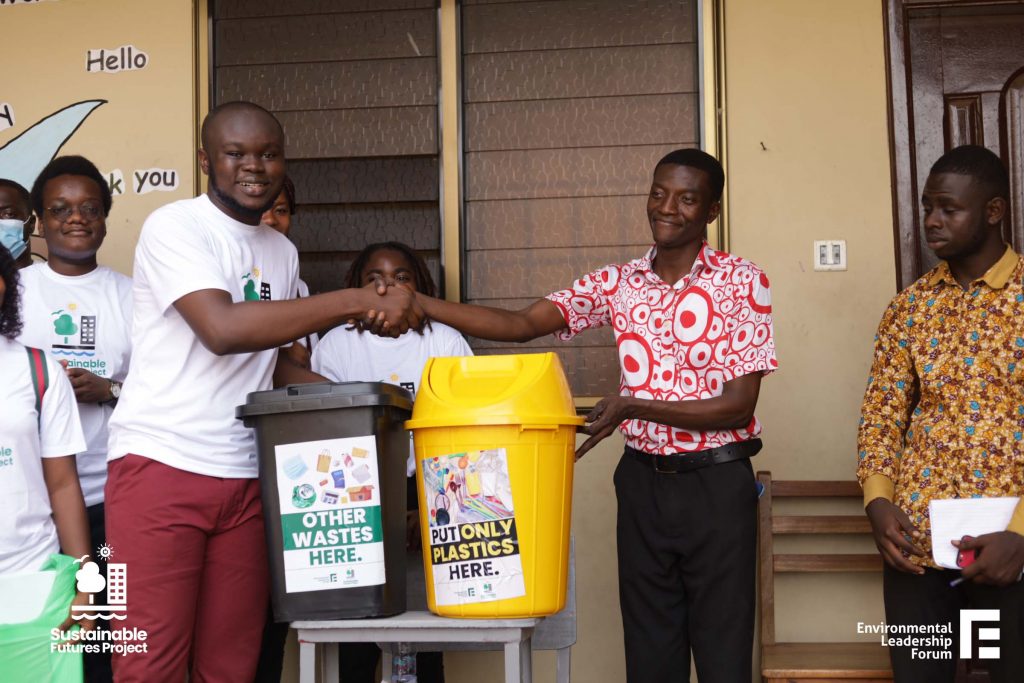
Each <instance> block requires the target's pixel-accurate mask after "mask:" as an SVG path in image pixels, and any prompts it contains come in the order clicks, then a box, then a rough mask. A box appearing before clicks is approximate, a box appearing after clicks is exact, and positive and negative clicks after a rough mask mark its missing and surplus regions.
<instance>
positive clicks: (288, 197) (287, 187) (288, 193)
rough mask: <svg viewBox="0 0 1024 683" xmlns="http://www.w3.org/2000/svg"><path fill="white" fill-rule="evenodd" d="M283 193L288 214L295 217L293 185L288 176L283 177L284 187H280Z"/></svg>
mask: <svg viewBox="0 0 1024 683" xmlns="http://www.w3.org/2000/svg"><path fill="white" fill-rule="evenodd" d="M281 191H282V192H284V199H285V201H286V202H288V213H289V214H291V215H293V216H294V215H295V183H293V182H292V179H291V178H289V177H288V176H285V177H284V185H283V186H282V187H281Z"/></svg>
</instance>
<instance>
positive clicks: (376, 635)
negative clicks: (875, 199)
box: [292, 611, 543, 683]
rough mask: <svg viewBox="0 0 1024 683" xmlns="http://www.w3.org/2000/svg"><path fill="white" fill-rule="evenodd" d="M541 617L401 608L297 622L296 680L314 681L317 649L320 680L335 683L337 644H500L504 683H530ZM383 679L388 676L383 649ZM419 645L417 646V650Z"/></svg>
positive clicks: (301, 682)
mask: <svg viewBox="0 0 1024 683" xmlns="http://www.w3.org/2000/svg"><path fill="white" fill-rule="evenodd" d="M541 621H543V619H542V618H540V617H537V618H531V619H449V618H446V617H439V616H437V615H434V614H431V613H430V612H422V611H414V612H405V613H404V614H399V615H397V616H394V617H386V618H383V619H345V620H338V621H296V622H293V623H292V628H294V629H295V630H296V631H297V632H298V637H299V681H300V683H316V678H317V665H316V659H317V653H318V652H319V653H320V654H321V662H322V666H323V679H322V680H323V681H324V683H337V680H338V671H339V663H338V643H380V644H382V645H384V644H388V643H411V644H414V645H415V644H418V643H422V644H424V645H428V644H432V643H501V644H503V645H504V649H505V683H532V681H533V661H532V647H531V638H532V637H533V629H534V628H535V627H536V626H537V624H539V623H540V622H541ZM382 649H385V656H384V658H383V671H384V679H385V680H388V679H389V677H390V676H391V658H390V657H389V656H387V649H388V648H382ZM417 649H420V648H417Z"/></svg>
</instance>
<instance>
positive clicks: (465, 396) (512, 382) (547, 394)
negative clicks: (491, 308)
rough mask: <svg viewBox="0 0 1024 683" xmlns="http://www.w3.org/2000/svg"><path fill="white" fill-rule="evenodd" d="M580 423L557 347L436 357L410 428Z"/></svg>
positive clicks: (425, 373)
mask: <svg viewBox="0 0 1024 683" xmlns="http://www.w3.org/2000/svg"><path fill="white" fill-rule="evenodd" d="M512 424H528V425H573V426H576V425H581V424H583V418H582V417H577V416H576V409H575V407H574V405H573V402H572V393H571V392H570V391H569V382H568V380H566V378H565V371H564V370H562V363H561V361H559V360H558V356H557V355H555V354H554V353H531V354H514V355H506V356H465V357H455V358H431V359H430V360H429V361H427V365H426V367H424V368H423V377H422V379H420V388H419V391H417V392H416V402H415V404H414V405H413V409H412V419H411V420H408V421H407V422H406V423H405V427H406V429H421V428H424V427H466V426H479V425H512Z"/></svg>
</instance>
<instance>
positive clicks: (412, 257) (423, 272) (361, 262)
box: [345, 242, 437, 296]
mask: <svg viewBox="0 0 1024 683" xmlns="http://www.w3.org/2000/svg"><path fill="white" fill-rule="evenodd" d="M385 250H387V251H397V252H398V253H399V254H402V256H404V257H405V260H406V261H408V262H409V265H411V266H412V275H413V278H414V279H415V283H414V284H415V286H416V291H417V292H419V293H420V294H426V295H427V296H436V295H437V285H435V284H434V278H432V277H431V276H430V270H429V269H428V268H427V264H426V262H425V261H424V260H423V257H422V256H420V255H419V254H417V253H416V252H415V251H413V249H412V247H410V246H407V245H405V244H402V243H401V242H377V243H376V244H371V245H369V246H368V247H365V248H364V249H363V250H362V251H361V252H359V254H358V255H357V256H356V260H355V261H353V262H352V265H351V266H349V269H348V273H346V274H345V287H349V288H352V287H362V286H363V277H362V276H363V269H364V268H366V264H367V263H369V262H370V257H371V256H373V255H374V254H376V253H377V252H378V251H385Z"/></svg>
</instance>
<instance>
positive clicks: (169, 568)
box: [106, 455, 269, 683]
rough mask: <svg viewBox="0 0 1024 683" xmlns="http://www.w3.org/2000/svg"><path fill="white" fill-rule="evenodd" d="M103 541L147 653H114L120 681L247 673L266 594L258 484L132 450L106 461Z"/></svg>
mask: <svg viewBox="0 0 1024 683" xmlns="http://www.w3.org/2000/svg"><path fill="white" fill-rule="evenodd" d="M106 516H107V542H108V543H109V544H110V545H111V546H112V547H113V550H114V554H113V556H112V557H111V558H110V562H112V563H124V564H125V565H127V567H126V569H127V578H126V584H127V605H128V607H127V614H128V618H127V619H126V620H125V621H113V622H112V623H111V628H113V629H118V628H137V629H141V630H145V631H146V633H147V637H146V640H145V645H146V651H145V652H142V653H134V654H128V655H124V656H122V655H117V654H115V655H114V659H113V666H114V678H115V680H116V681H118V683H134V682H136V681H138V682H139V683H143V682H144V683H158V682H160V681H182V680H184V679H185V673H186V671H189V672H190V680H191V681H192V683H212V682H218V683H220V682H223V683H237V682H241V681H245V682H248V681H251V680H252V679H253V675H254V673H255V670H256V660H257V658H258V656H259V647H260V636H261V634H262V631H263V623H264V620H265V618H266V612H267V601H268V600H269V577H268V570H267V551H266V541H265V539H264V535H263V507H262V505H261V503H260V496H259V482H258V481H257V480H255V479H220V478H217V477H208V476H204V475H201V474H194V473H191V472H185V471H183V470H179V469H175V468H173V467H169V466H167V465H164V464H162V463H159V462H157V461H155V460H150V459H148V458H145V457H141V456H138V455H127V456H125V457H123V458H120V459H118V460H115V461H113V462H111V463H110V466H109V474H108V478H107V487H106Z"/></svg>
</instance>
